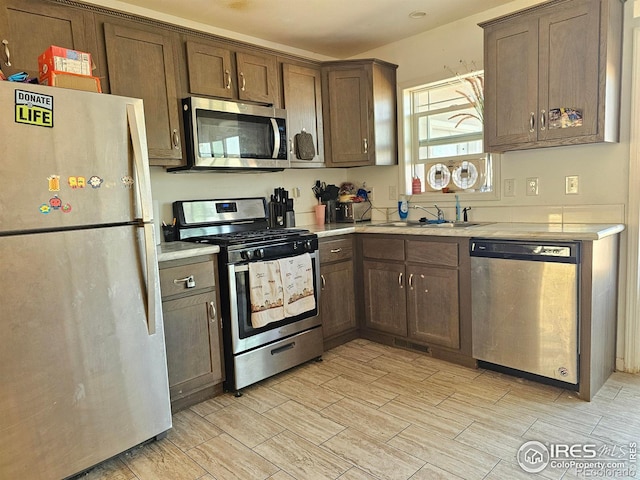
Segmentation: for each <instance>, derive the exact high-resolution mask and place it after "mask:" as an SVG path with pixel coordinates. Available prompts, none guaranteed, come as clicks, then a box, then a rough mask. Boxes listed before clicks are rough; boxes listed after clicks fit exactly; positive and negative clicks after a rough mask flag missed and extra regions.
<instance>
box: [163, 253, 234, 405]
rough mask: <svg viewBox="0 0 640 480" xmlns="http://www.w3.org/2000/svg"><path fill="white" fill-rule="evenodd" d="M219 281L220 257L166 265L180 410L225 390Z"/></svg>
mask: <svg viewBox="0 0 640 480" xmlns="http://www.w3.org/2000/svg"><path fill="white" fill-rule="evenodd" d="M216 283H217V282H216V265H215V257H210V256H208V257H207V256H205V257H195V258H192V259H185V260H173V261H170V262H161V263H160V285H161V289H162V313H163V317H164V335H165V342H166V351H167V369H168V371H169V394H170V396H171V409H172V411H174V412H176V411H178V410H181V409H183V408H186V407H188V406H191V405H193V404H195V403H198V402H201V401H202V400H205V399H206V398H209V397H212V396H214V395H216V394H218V393H220V392H222V381H223V379H224V377H223V371H224V369H223V368H222V344H221V331H220V329H221V325H220V318H219V316H218V304H219V302H218V298H217V290H216ZM191 285H193V286H191Z"/></svg>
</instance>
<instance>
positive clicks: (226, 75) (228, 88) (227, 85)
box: [224, 70, 231, 90]
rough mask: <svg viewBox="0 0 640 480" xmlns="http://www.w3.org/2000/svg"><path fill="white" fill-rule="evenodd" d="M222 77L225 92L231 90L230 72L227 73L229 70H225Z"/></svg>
mask: <svg viewBox="0 0 640 480" xmlns="http://www.w3.org/2000/svg"><path fill="white" fill-rule="evenodd" d="M224 76H225V79H226V81H225V85H224V88H226V89H227V90H230V89H231V72H229V70H225V71H224Z"/></svg>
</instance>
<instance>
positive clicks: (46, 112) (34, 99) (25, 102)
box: [16, 90, 53, 128]
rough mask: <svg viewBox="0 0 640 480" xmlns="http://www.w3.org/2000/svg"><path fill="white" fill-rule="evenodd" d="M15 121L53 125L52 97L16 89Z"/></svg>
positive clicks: (44, 125) (42, 125) (43, 125)
mask: <svg viewBox="0 0 640 480" xmlns="http://www.w3.org/2000/svg"><path fill="white" fill-rule="evenodd" d="M16 123H26V124H27V125H37V126H39V127H49V128H52V127H53V97H52V96H51V95H42V94H40V93H33V92H25V91H24V90H16Z"/></svg>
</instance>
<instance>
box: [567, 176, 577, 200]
mask: <svg viewBox="0 0 640 480" xmlns="http://www.w3.org/2000/svg"><path fill="white" fill-rule="evenodd" d="M564 180H565V183H564V193H565V194H566V195H577V194H578V193H579V188H578V175H569V176H568V177H564Z"/></svg>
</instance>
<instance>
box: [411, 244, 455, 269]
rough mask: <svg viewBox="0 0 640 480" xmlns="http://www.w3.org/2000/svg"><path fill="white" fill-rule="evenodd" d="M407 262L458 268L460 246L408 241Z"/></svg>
mask: <svg viewBox="0 0 640 480" xmlns="http://www.w3.org/2000/svg"><path fill="white" fill-rule="evenodd" d="M407 261H409V262H415V263H428V264H429V265H443V266H445V267H457V266H458V264H459V259H458V244H457V243H444V242H420V241H415V240H407Z"/></svg>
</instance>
